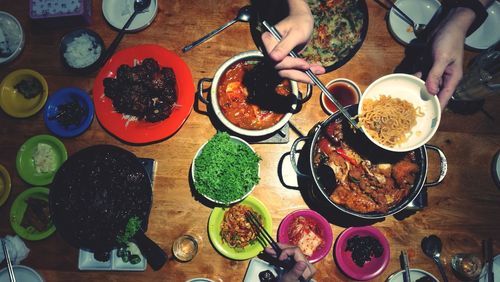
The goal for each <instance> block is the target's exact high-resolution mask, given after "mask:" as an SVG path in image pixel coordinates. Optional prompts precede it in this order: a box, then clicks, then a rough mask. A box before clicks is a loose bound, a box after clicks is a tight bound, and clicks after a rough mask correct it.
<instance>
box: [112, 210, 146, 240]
mask: <svg viewBox="0 0 500 282" xmlns="http://www.w3.org/2000/svg"><path fill="white" fill-rule="evenodd" d="M140 228H141V220H140V219H139V218H138V217H137V216H133V217H131V218H129V220H128V222H127V226H126V227H125V230H124V231H123V233H122V234H120V235H118V236H116V242H118V243H119V244H121V245H127V244H128V243H129V242H130V239H132V237H134V235H135V233H136V232H137V231H138V230H139V229H140Z"/></svg>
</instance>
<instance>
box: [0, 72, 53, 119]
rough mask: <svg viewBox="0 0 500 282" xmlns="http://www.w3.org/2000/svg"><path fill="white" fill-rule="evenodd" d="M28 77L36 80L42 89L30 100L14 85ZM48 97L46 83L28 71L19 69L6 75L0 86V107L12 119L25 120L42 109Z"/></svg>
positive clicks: (35, 73)
mask: <svg viewBox="0 0 500 282" xmlns="http://www.w3.org/2000/svg"><path fill="white" fill-rule="evenodd" d="M28 77H34V78H36V79H37V80H38V81H39V82H40V83H41V84H42V87H43V91H42V93H41V94H39V95H37V96H35V97H33V98H31V99H26V98H25V97H24V96H23V95H22V94H21V93H20V92H19V91H17V89H16V88H15V86H16V84H18V83H19V82H21V81H22V80H23V79H26V78H28ZM48 95H49V87H48V85H47V81H46V80H45V78H44V77H43V76H42V75H41V74H40V73H38V72H36V71H34V70H30V69H19V70H16V71H13V72H11V73H10V74H9V75H7V76H6V77H5V78H4V80H3V81H2V83H1V84H0V107H2V109H3V110H4V111H5V112H6V113H7V114H8V115H10V116H12V117H16V118H26V117H30V116H32V115H34V114H36V113H37V112H38V111H40V110H41V109H42V108H43V106H44V105H45V102H46V101H47V97H48Z"/></svg>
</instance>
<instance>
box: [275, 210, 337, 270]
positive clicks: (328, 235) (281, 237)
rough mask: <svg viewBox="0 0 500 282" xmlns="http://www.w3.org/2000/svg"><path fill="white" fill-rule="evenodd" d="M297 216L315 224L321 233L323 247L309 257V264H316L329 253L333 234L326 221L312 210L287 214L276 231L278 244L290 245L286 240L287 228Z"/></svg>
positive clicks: (288, 240) (287, 239)
mask: <svg viewBox="0 0 500 282" xmlns="http://www.w3.org/2000/svg"><path fill="white" fill-rule="evenodd" d="M299 216H303V217H305V218H307V219H311V220H312V221H314V222H316V223H317V224H318V225H319V227H320V229H321V230H322V232H323V236H322V238H323V240H324V244H323V246H320V247H318V248H317V249H316V250H315V251H314V253H313V254H312V255H311V256H310V257H309V262H310V263H315V262H318V261H320V260H322V259H323V258H324V257H325V256H326V255H327V254H328V252H330V249H331V248H332V245H333V232H332V228H331V227H330V223H328V221H327V220H326V219H325V218H324V217H323V216H321V215H320V214H319V213H317V212H315V211H313V210H297V211H294V212H291V213H289V214H288V215H287V216H285V218H284V219H283V220H282V221H281V223H280V226H279V229H278V242H280V243H283V244H290V239H289V238H288V228H289V226H290V224H292V222H293V221H294V219H295V218H297V217H299Z"/></svg>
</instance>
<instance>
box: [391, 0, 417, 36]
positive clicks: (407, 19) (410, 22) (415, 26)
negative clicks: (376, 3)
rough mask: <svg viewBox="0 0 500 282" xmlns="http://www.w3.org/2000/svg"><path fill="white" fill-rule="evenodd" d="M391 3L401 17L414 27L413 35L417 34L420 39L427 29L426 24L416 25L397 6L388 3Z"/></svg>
mask: <svg viewBox="0 0 500 282" xmlns="http://www.w3.org/2000/svg"><path fill="white" fill-rule="evenodd" d="M387 2H389V3H390V5H391V6H392V7H393V8H394V10H396V11H397V12H398V13H397V14H399V16H400V17H401V18H402V19H403V20H404V21H405V22H407V23H408V24H410V25H411V26H412V27H413V33H414V34H415V36H416V37H419V36H420V34H421V33H422V31H424V30H425V27H426V26H427V25H426V24H417V23H415V22H414V21H413V20H412V19H411V18H410V17H409V16H408V15H407V14H405V13H404V12H403V11H401V9H399V7H398V6H396V4H394V3H393V2H392V1H391V0H389V1H387Z"/></svg>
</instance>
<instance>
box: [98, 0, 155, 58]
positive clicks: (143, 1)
mask: <svg viewBox="0 0 500 282" xmlns="http://www.w3.org/2000/svg"><path fill="white" fill-rule="evenodd" d="M149 5H151V0H134V12H133V13H132V15H130V17H129V18H128V20H127V22H126V23H125V25H124V26H123V28H122V29H121V30H120V32H118V34H117V35H116V37H115V39H114V40H113V42H111V45H109V47H108V49H107V50H106V52H104V55H103V56H102V58H101V64H100V65H104V64H105V63H106V62H107V61H108V59H109V57H111V55H113V54H114V53H115V51H116V48H117V47H118V45H119V44H120V41H122V38H123V36H124V35H125V32H126V29H127V28H128V27H129V26H130V24H132V22H133V21H134V19H135V17H136V16H137V15H138V14H140V13H142V12H144V11H145V10H146V9H147V8H148V7H149Z"/></svg>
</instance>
